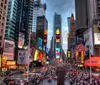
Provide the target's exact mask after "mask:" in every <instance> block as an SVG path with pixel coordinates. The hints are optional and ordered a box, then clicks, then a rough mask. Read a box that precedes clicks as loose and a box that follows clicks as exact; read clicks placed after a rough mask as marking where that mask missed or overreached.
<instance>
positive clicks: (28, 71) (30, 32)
mask: <svg viewBox="0 0 100 85" xmlns="http://www.w3.org/2000/svg"><path fill="white" fill-rule="evenodd" d="M30 39H31V29H30V30H29V44H28V59H29V63H30V57H29V56H30ZM29 63H28V68H27V84H28V80H29Z"/></svg>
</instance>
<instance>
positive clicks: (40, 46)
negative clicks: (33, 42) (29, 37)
mask: <svg viewBox="0 0 100 85" xmlns="http://www.w3.org/2000/svg"><path fill="white" fill-rule="evenodd" d="M37 48H38V49H40V50H42V39H41V38H38V39H37Z"/></svg>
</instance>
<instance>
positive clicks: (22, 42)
mask: <svg viewBox="0 0 100 85" xmlns="http://www.w3.org/2000/svg"><path fill="white" fill-rule="evenodd" d="M24 41H25V36H24V34H23V33H21V32H20V33H19V39H18V48H23V46H24Z"/></svg>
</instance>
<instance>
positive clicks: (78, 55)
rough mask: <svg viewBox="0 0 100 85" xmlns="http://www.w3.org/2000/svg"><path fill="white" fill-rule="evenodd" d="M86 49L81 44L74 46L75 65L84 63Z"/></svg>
mask: <svg viewBox="0 0 100 85" xmlns="http://www.w3.org/2000/svg"><path fill="white" fill-rule="evenodd" d="M86 50H87V48H86V47H85V46H84V45H83V44H79V45H77V46H76V47H75V48H74V52H75V60H76V63H77V65H80V64H83V63H84V53H85V51H86Z"/></svg>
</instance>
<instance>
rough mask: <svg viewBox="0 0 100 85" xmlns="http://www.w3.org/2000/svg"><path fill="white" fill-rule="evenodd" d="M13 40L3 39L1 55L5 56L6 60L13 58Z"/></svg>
mask: <svg viewBox="0 0 100 85" xmlns="http://www.w3.org/2000/svg"><path fill="white" fill-rule="evenodd" d="M14 46H15V43H14V41H10V40H4V52H3V56H6V57H7V60H13V59H14Z"/></svg>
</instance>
